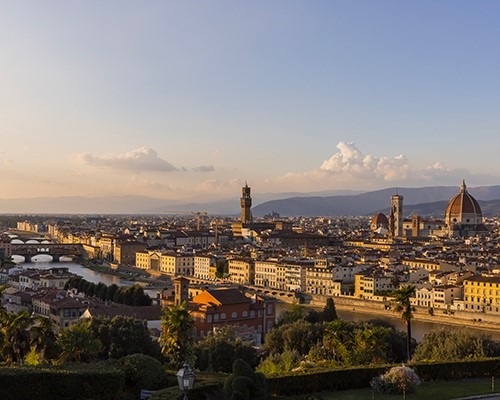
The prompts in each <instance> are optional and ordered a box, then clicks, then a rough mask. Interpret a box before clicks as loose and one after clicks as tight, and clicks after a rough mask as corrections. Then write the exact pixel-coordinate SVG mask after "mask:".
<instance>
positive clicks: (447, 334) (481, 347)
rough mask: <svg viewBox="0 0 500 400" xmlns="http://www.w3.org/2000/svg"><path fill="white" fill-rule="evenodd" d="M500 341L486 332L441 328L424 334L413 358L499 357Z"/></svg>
mask: <svg viewBox="0 0 500 400" xmlns="http://www.w3.org/2000/svg"><path fill="white" fill-rule="evenodd" d="M499 355H500V343H499V342H497V341H494V340H492V339H491V336H489V335H486V334H483V333H481V334H476V333H471V332H467V331H465V330H457V331H455V330H454V331H451V330H446V329H439V330H436V331H432V332H430V333H428V334H426V335H425V336H424V338H423V339H422V341H421V342H420V343H419V344H418V346H417V348H416V350H415V354H414V355H413V358H414V360H415V361H439V362H441V361H458V360H464V359H467V360H470V359H479V358H485V357H497V356H499Z"/></svg>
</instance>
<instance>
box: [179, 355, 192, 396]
mask: <svg viewBox="0 0 500 400" xmlns="http://www.w3.org/2000/svg"><path fill="white" fill-rule="evenodd" d="M194 377H195V375H194V372H193V371H192V370H191V368H189V364H188V363H184V364H183V366H182V368H181V369H180V370H179V371H178V372H177V381H178V382H179V389H181V390H182V392H183V393H184V400H189V399H188V397H187V391H188V390H191V389H192V388H193V385H194Z"/></svg>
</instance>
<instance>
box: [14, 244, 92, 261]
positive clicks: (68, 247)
mask: <svg viewBox="0 0 500 400" xmlns="http://www.w3.org/2000/svg"><path fill="white" fill-rule="evenodd" d="M9 247H10V249H8V251H7V252H6V253H5V257H11V256H13V255H18V256H23V257H24V258H25V260H26V262H30V260H31V257H33V256H36V255H40V254H47V255H50V256H52V261H54V262H57V261H59V258H61V257H62V256H83V255H84V254H85V252H84V250H83V247H82V245H81V244H62V243H19V244H17V243H10V246H9Z"/></svg>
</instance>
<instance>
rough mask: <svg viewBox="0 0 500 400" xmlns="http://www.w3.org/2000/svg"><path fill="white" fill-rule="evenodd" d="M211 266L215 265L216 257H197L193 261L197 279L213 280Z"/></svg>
mask: <svg viewBox="0 0 500 400" xmlns="http://www.w3.org/2000/svg"><path fill="white" fill-rule="evenodd" d="M211 265H215V258H214V257H210V256H201V255H195V256H194V261H193V271H194V273H193V274H194V276H195V278H201V279H211V274H210V266H211Z"/></svg>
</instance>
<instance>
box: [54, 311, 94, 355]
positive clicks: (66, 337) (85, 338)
mask: <svg viewBox="0 0 500 400" xmlns="http://www.w3.org/2000/svg"><path fill="white" fill-rule="evenodd" d="M57 344H58V345H59V346H60V348H61V354H60V356H59V360H58V361H59V362H60V363H61V364H64V363H66V362H68V361H78V362H89V361H92V360H94V359H96V358H97V355H98V354H99V352H100V351H101V347H102V344H101V342H100V341H99V340H98V339H96V338H95V336H94V334H93V332H92V330H91V329H90V325H89V324H88V323H87V322H86V321H84V322H81V323H78V324H75V325H72V326H70V327H69V328H68V329H65V330H63V331H62V332H61V333H60V334H59V337H58V338H57Z"/></svg>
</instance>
